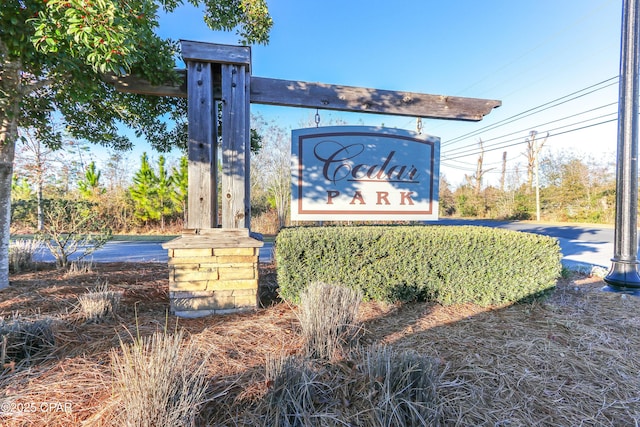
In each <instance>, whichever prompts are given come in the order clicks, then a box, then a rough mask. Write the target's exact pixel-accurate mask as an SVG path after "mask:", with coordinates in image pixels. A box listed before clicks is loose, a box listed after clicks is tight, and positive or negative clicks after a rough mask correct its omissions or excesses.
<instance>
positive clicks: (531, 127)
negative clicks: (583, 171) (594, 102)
mask: <svg viewBox="0 0 640 427" xmlns="http://www.w3.org/2000/svg"><path fill="white" fill-rule="evenodd" d="M617 104H618V102H611V103H609V104H605V105H601V106H599V107H595V108H591V109H589V110H585V111H582V112H580V113H576V114H571V115H569V116H565V117H562V118H559V119H555V120H551V121H550V122H546V123H539V124H537V125H533V126H528V129H537V128H539V127H541V126H547V125H550V124H553V123H558V122H561V121H563V120H568V119H572V118H574V117H578V116H581V115H583V114H587V113H592V112H594V111H597V110H601V109H603V108H607V107H611V106H612V105H617ZM596 118H599V117H596ZM591 120H593V119H591ZM579 123H580V122H577V123H576V124H579ZM523 132H526V129H523V130H517V131H515V132H511V133H507V134H505V135H501V136H496V137H494V138H489V139H483V140H482V142H490V141H495V140H496V139H502V138H506V137H508V136H512V135H516V134H522V133H523ZM468 147H469V145H466V146H460V147H456V148H451V149H449V150H448V151H449V152H451V151H458V150H463V149H465V148H468Z"/></svg>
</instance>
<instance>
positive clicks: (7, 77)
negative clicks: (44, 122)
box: [0, 62, 22, 289]
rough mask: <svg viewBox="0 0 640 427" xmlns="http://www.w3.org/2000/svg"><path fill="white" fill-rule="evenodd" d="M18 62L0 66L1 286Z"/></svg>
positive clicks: (1, 284)
mask: <svg viewBox="0 0 640 427" xmlns="http://www.w3.org/2000/svg"><path fill="white" fill-rule="evenodd" d="M20 65H21V64H20V63H19V62H4V63H3V64H2V67H0V91H2V92H4V94H3V95H4V97H3V99H0V289H5V288H6V287H8V286H9V241H10V227H9V226H10V224H11V178H12V177H13V159H14V157H15V148H16V140H17V139H18V117H19V114H20V91H21V88H20V69H21V68H22V67H21V66H20Z"/></svg>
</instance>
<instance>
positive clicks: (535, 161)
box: [525, 130, 549, 221]
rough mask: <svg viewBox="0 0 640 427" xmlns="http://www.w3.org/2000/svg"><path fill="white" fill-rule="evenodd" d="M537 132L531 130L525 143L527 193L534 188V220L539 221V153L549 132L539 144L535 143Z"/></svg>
mask: <svg viewBox="0 0 640 427" xmlns="http://www.w3.org/2000/svg"><path fill="white" fill-rule="evenodd" d="M537 135H538V131H535V130H532V131H531V132H529V138H527V139H526V142H527V153H526V154H525V155H526V156H527V176H528V184H529V185H528V191H531V190H530V188H531V186H532V185H535V187H536V220H537V221H540V151H541V150H542V147H543V146H544V144H545V143H546V142H547V138H549V132H547V136H545V137H544V140H543V141H542V142H540V143H538V141H536V136H537Z"/></svg>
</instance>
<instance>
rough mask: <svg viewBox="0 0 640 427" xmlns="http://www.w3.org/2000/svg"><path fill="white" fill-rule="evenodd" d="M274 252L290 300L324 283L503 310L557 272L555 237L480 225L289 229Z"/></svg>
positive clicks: (380, 295) (369, 294)
mask: <svg viewBox="0 0 640 427" xmlns="http://www.w3.org/2000/svg"><path fill="white" fill-rule="evenodd" d="M276 247H277V251H276V259H277V265H278V284H279V285H280V293H281V295H282V297H284V298H285V299H288V300H292V301H298V299H299V297H300V293H301V292H302V291H303V290H304V289H305V288H306V287H307V286H308V285H309V284H310V283H314V282H318V281H322V282H326V283H336V284H341V285H343V286H347V287H351V288H354V289H359V290H361V291H362V293H363V295H364V297H365V298H367V299H374V300H379V301H410V300H430V301H437V302H439V303H442V304H460V303H468V302H472V303H476V304H480V305H494V304H504V303H511V302H516V301H519V300H522V299H525V298H529V297H531V296H534V295H536V294H539V293H541V292H544V291H546V290H547V289H550V288H552V287H553V286H554V285H555V280H556V279H557V277H558V276H559V274H560V268H561V267H560V258H561V254H560V246H559V244H558V241H557V240H556V239H553V238H550V237H547V236H541V235H536V234H528V233H521V232H516V231H510V230H502V229H490V228H484V227H467V226H465V227H444V226H398V227H394V226H391V227H389V226H384V227H383V226H362V227H320V228H316V227H309V228H286V229H283V230H282V231H281V232H280V234H279V235H278V238H277V246H276Z"/></svg>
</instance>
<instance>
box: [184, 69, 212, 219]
mask: <svg viewBox="0 0 640 427" xmlns="http://www.w3.org/2000/svg"><path fill="white" fill-rule="evenodd" d="M187 69H188V72H189V77H190V81H189V84H188V87H187V91H188V100H189V102H188V106H187V109H188V114H187V116H188V120H189V140H188V159H189V170H188V172H189V197H188V206H187V224H186V228H188V229H202V228H216V227H217V226H218V206H217V201H218V198H217V188H218V183H217V179H216V177H217V164H218V160H217V152H218V151H217V149H216V140H217V135H216V133H217V126H216V125H215V124H216V108H215V107H216V103H215V101H214V99H213V71H212V69H213V65H212V64H211V63H207V62H196V61H189V62H187Z"/></svg>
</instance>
